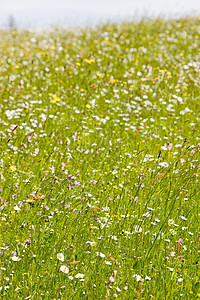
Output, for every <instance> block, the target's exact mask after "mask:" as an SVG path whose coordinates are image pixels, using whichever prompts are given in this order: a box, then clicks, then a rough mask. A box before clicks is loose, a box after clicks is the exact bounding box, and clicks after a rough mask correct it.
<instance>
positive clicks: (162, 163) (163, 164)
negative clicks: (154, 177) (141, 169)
mask: <svg viewBox="0 0 200 300" xmlns="http://www.w3.org/2000/svg"><path fill="white" fill-rule="evenodd" d="M159 166H161V167H164V168H167V167H169V164H168V163H167V162H165V161H163V162H161V163H159Z"/></svg>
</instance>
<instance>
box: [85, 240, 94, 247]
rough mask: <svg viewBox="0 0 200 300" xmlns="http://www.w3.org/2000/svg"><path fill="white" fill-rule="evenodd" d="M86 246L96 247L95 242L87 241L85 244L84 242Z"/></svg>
mask: <svg viewBox="0 0 200 300" xmlns="http://www.w3.org/2000/svg"><path fill="white" fill-rule="evenodd" d="M86 244H89V245H90V246H92V247H93V246H95V245H96V242H89V241H87V242H86Z"/></svg>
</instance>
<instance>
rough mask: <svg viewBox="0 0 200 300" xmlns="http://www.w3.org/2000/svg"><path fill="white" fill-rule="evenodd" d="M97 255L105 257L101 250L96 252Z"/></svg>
mask: <svg viewBox="0 0 200 300" xmlns="http://www.w3.org/2000/svg"><path fill="white" fill-rule="evenodd" d="M97 256H100V257H105V254H103V253H101V252H97Z"/></svg>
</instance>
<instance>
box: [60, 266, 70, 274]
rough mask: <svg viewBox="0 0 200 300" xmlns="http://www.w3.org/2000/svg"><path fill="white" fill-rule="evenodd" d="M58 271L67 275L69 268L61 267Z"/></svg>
mask: <svg viewBox="0 0 200 300" xmlns="http://www.w3.org/2000/svg"><path fill="white" fill-rule="evenodd" d="M60 271H62V272H63V273H65V274H67V273H69V268H68V267H67V266H61V267H60Z"/></svg>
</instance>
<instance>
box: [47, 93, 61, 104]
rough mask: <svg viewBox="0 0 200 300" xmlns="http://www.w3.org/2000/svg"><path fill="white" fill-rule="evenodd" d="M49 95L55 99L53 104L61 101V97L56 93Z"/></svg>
mask: <svg viewBox="0 0 200 300" xmlns="http://www.w3.org/2000/svg"><path fill="white" fill-rule="evenodd" d="M49 96H51V97H52V98H53V100H52V101H51V102H52V103H53V104H54V103H56V102H60V101H61V99H60V98H59V97H57V96H56V95H53V94H49Z"/></svg>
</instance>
